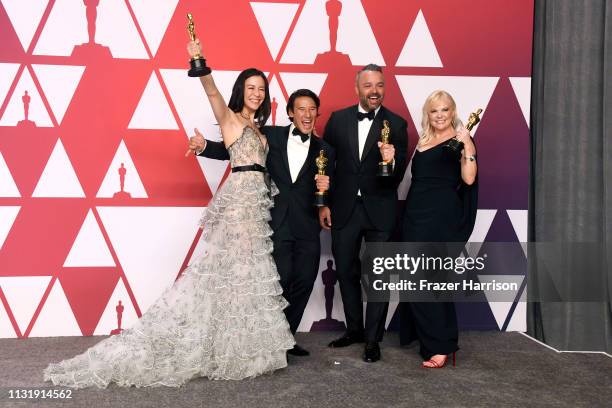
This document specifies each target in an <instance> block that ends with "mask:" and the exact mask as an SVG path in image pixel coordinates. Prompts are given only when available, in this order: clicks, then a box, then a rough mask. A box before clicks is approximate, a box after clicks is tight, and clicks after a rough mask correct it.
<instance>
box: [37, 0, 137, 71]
mask: <svg viewBox="0 0 612 408" xmlns="http://www.w3.org/2000/svg"><path fill="white" fill-rule="evenodd" d="M67 27H69V29H67ZM88 41H89V36H88V34H87V17H86V15H85V6H84V5H83V2H82V1H74V0H56V2H55V4H54V6H53V10H51V13H50V15H49V18H48V20H47V23H46V24H45V27H44V29H43V31H42V33H41V36H40V39H39V40H38V43H37V44H36V48H35V49H34V54H36V55H61V56H69V55H71V54H72V51H73V49H74V46H75V45H81V44H84V43H87V42H88ZM95 42H96V43H97V44H100V45H103V46H107V47H108V48H109V49H110V52H111V54H112V56H113V57H114V58H135V59H147V58H149V56H148V55H147V52H146V50H145V48H144V45H143V44H142V41H141V40H140V36H139V35H138V31H137V30H136V26H135V25H134V21H133V20H132V17H131V15H130V13H129V10H128V9H127V7H126V5H125V2H124V0H100V4H99V5H98V7H97V19H96V35H95Z"/></svg>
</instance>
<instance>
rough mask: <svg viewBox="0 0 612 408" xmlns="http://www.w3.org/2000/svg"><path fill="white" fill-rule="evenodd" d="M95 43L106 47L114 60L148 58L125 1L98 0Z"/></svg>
mask: <svg viewBox="0 0 612 408" xmlns="http://www.w3.org/2000/svg"><path fill="white" fill-rule="evenodd" d="M96 42H98V43H100V44H103V45H107V46H108V47H109V48H110V50H111V53H112V54H113V57H114V58H138V59H147V58H149V56H148V55H147V51H146V50H145V48H144V45H143V44H142V40H141V39H140V35H138V30H136V26H135V25H134V20H132V16H131V15H130V12H129V10H128V8H127V6H126V5H125V0H100V5H99V6H98V20H97V30H96Z"/></svg>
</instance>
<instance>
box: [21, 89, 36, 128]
mask: <svg viewBox="0 0 612 408" xmlns="http://www.w3.org/2000/svg"><path fill="white" fill-rule="evenodd" d="M31 100H32V97H31V96H30V95H29V94H28V91H25V93H24V94H23V96H22V97H21V101H22V102H23V116H24V119H23V120H20V121H19V122H17V127H19V128H30V129H31V128H35V127H36V123H34V122H33V121H31V120H30V101H31Z"/></svg>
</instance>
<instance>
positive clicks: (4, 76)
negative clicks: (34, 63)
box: [0, 63, 19, 104]
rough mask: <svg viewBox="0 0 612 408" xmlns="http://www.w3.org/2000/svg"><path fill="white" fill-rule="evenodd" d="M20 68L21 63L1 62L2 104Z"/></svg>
mask: <svg viewBox="0 0 612 408" xmlns="http://www.w3.org/2000/svg"><path fill="white" fill-rule="evenodd" d="M18 69H19V64H7V63H0V104H2V103H3V102H4V99H5V98H6V96H7V95H6V94H7V93H8V91H9V88H10V87H11V84H12V83H13V80H14V79H15V75H16V74H17V70H18Z"/></svg>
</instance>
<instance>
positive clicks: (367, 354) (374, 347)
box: [363, 342, 380, 363]
mask: <svg viewBox="0 0 612 408" xmlns="http://www.w3.org/2000/svg"><path fill="white" fill-rule="evenodd" d="M378 360H380V347H379V346H378V343H376V342H374V343H370V342H368V343H366V346H365V350H364V351H363V361H365V362H366V363H375V362H377V361H378Z"/></svg>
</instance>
